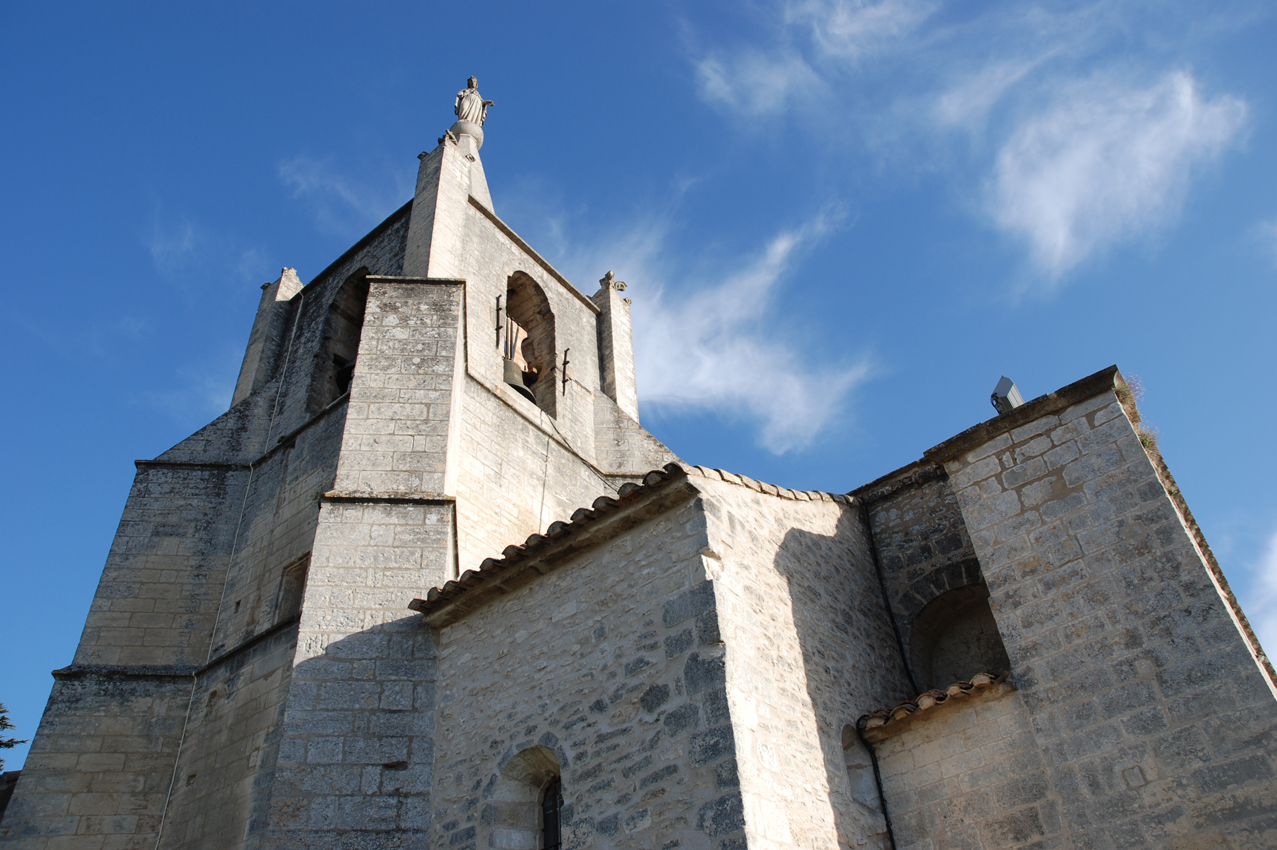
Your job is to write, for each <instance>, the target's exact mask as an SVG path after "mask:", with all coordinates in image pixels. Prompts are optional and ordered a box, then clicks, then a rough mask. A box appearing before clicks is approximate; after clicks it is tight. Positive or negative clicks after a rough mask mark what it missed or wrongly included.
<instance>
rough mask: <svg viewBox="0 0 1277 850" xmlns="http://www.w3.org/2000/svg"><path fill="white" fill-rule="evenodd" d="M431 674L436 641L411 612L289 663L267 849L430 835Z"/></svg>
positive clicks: (375, 843)
mask: <svg viewBox="0 0 1277 850" xmlns="http://www.w3.org/2000/svg"><path fill="white" fill-rule="evenodd" d="M304 625H305V624H304ZM305 639H306V635H305V633H304V632H303V637H302V640H303V641H304V640H305ZM435 670H436V661H435V647H434V638H433V636H432V635H431V633H430V630H429V629H427V628H424V627H423V626H422V624H421V619H420V617H418V616H416V615H411V616H409V617H405V618H402V619H399V620H395V621H392V622H389V623H385V624H383V625H380V626H375V627H373V628H370V629H367V630H365V631H362V632H358V633H356V634H352V635H349V636H347V637H345V638H342V639H341V640H338V641H334V642H333V643H331V644H329V645H328V646H327V647H326V648H325V650H324V653H323V654H322V655H319V656H316V657H314V658H310V659H307V660H306V661H303V662H301V663H300V664H298V665H296V666H295V667H294V668H293V673H292V680H291V682H290V684H289V694H288V710H287V712H286V714H285V718H284V729H283V734H282V736H281V740H280V746H279V756H278V764H277V767H276V771H275V781H274V784H273V788H272V792H271V802H270V816H269V823H268V824H261V825H259V826H264V827H265V828H266V829H267V830H269V832H270V836H269V838H268V839H267V840H266V841H265V842H264V843H263V846H264V847H280V848H284V847H297V846H306V847H327V846H330V845H331V844H332V840H333V836H334V834H337V835H340V836H341V839H340V846H341V847H342V848H348V850H363V848H382V847H385V846H386V842H387V840H388V839H389V838H390V837H391V836H393V837H394V840H395V841H396V842H401V841H403V840H405V839H412V838H414V837H415V840H419V841H425V840H426V838H427V835H428V832H429V828H430V785H431V774H432V770H433V765H434V716H435V715H434V705H435ZM255 831H258V830H250V834H251V833H252V832H255ZM396 846H398V844H396Z"/></svg>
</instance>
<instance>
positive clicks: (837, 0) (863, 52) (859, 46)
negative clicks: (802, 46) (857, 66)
mask: <svg viewBox="0 0 1277 850" xmlns="http://www.w3.org/2000/svg"><path fill="white" fill-rule="evenodd" d="M939 8H940V3H939V2H935V0H878V2H876V3H875V2H865V0H802V2H796V3H789V4H786V5H785V6H784V11H783V17H784V19H785V20H786V21H787V22H790V23H796V24H799V25H802V26H805V27H807V28H808V29H809V30H810V33H811V38H812V41H813V42H814V44H815V45H816V47H817V48H818V49H819V50H820V51H822V52H823V53H825V54H828V55H831V56H838V57H845V58H851V59H860V58H862V57H865V56H867V55H869V54H872V53H876V52H879V51H883V50H890V49H892V48H894V47H895V46H896V45H897V44H898V43H899V42H900V41H901V40H902V39H904V38H906V37H908V36H909V35H911V34H912V33H913V32H914V30H916V29H917V28H918V26H919V25H920V24H922V22H923V21H925V20H926V19H927V18H929V17H930V16H931V15H932V14H933V13H935V11H936V10H937V9H939Z"/></svg>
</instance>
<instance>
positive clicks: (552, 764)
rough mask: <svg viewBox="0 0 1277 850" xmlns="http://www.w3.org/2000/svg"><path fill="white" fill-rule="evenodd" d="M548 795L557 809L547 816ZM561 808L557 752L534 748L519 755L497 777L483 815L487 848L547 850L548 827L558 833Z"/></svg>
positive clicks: (481, 817) (545, 748) (506, 764)
mask: <svg viewBox="0 0 1277 850" xmlns="http://www.w3.org/2000/svg"><path fill="white" fill-rule="evenodd" d="M547 794H549V795H552V799H551V800H550V801H549V802H552V803H553V804H554V805H553V806H552V807H551V809H552V810H551V811H550V812H548V813H547V810H546V803H547V799H546V797H547ZM561 804H562V785H561V780H560V775H559V759H558V756H556V755H555V753H554V750H551V749H549V748H547V747H542V746H534V747H528V748H527V749H524V750H521V751H519V752H518V753H517V754H516V755H515V756H514V757H513V758H512V759H510V760H509V761H507V762H506V763H505V764H504V765H503V766H502V767H501V770H500V772H499V773H498V774H497V777H496V780H495V781H494V782H493V785H492V792H491V794H490V795H488V801H487V804H486V805H485V806H484V807H483V811H482V812H481V814H480V820H481V822H482V823H483V824H484V825H485V826H486V827H487V831H488V841H487V846H488V847H491V848H494V850H527V848H540V847H544V846H546V845H545V840H546V832H547V827H549V828H551V829H555V830H556V831H557V823H550V822H549V820H548V819H549V818H551V817H554V818H557V816H558V809H559V808H560V807H561Z"/></svg>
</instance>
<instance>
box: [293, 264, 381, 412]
mask: <svg viewBox="0 0 1277 850" xmlns="http://www.w3.org/2000/svg"><path fill="white" fill-rule="evenodd" d="M367 275H368V270H367V269H360V270H359V271H358V272H356V273H355V274H353V275H351V276H350V277H348V278H346V282H345V283H343V284H342V285H341V289H339V290H338V291H337V295H336V296H335V297H334V298H333V300H332V303H331V304H329V305H328V315H327V317H326V318H325V320H324V342H323V345H322V346H320V349H319V351H318V352H317V353H316V355H315V373H314V379H313V380H312V382H311V391H310V398H309V404H308V407H309V408H310V410H311V411H312V412H315V411H319V410H322V409H323V408H325V407H327V406H328V405H330V404H332V403H333V402H334V401H336V400H337V399H339V398H341V397H342V396H343V395H345V394H346V393H347V392H349V390H350V382H351V379H352V377H353V376H354V374H355V358H356V356H358V354H359V337H360V335H361V334H362V333H363V329H364V310H365V309H366V308H367V306H368V277H367Z"/></svg>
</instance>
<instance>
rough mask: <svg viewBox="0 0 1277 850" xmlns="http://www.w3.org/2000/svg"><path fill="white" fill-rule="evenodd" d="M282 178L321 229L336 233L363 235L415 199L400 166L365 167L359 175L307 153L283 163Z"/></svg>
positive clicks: (409, 178)
mask: <svg viewBox="0 0 1277 850" xmlns="http://www.w3.org/2000/svg"><path fill="white" fill-rule="evenodd" d="M279 177H280V179H281V180H283V181H284V184H285V185H286V186H288V187H289V188H290V189H291V190H292V192H293V197H294V198H299V199H303V200H305V201H306V202H307V203H308V204H309V205H310V207H311V212H312V213H313V214H314V216H315V220H316V223H317V224H318V226H319V228H320V229H321V230H323V231H325V232H328V233H332V234H333V235H336V236H350V235H352V234H359V235H362V234H363V233H365V232H366V231H367V230H368V229H369V228H370V227H371V226H373V225H375V224H378V223H379V222H381V220H382V219H384V218H385V217H386V216H388V215H390V214H391V213H392V212H394V211H395V210H396V209H397V208H398V207H400V206H402V205H403V203H404V202H405V201H407V200H408V199H409V198H411V197H412V192H413V188H414V187H413V185H412V182H411V175H409V174H407V172H405V171H404V170H403V169H400V168H392V167H385V168H382V169H381V170H380V171H377V170H373V169H365V171H364V175H363V176H361V177H359V178H355V177H352V176H350V175H349V174H344V173H342V172H340V171H338V170H337V169H336V168H335V167H334V166H333V164H332V162H331V161H330V160H328V159H316V158H315V157H311V156H308V155H306V154H298V155H297V156H295V157H293V158H292V159H289V160H286V161H285V162H282V163H280V164H279Z"/></svg>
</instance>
